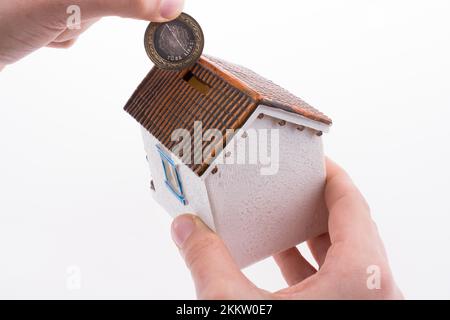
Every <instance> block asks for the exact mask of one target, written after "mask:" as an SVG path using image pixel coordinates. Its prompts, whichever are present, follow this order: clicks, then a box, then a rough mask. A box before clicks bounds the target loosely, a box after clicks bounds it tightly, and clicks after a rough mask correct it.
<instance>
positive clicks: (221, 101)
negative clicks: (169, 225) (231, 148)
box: [125, 56, 331, 175]
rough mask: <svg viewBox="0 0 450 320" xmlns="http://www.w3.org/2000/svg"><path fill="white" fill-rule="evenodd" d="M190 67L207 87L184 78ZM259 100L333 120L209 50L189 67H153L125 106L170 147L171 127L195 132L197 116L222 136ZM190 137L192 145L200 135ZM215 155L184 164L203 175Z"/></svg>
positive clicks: (206, 144) (206, 145) (241, 122)
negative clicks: (187, 68) (201, 87)
mask: <svg viewBox="0 0 450 320" xmlns="http://www.w3.org/2000/svg"><path fill="white" fill-rule="evenodd" d="M189 72H190V73H192V75H194V76H195V78H196V79H198V80H199V81H201V82H202V83H203V84H206V85H207V86H208V87H209V88H208V90H207V92H206V93H205V92H201V90H200V91H199V90H197V89H195V88H194V87H193V86H192V85H190V84H188V82H187V81H186V80H185V78H186V77H185V76H186V74H188V73H189ZM260 104H264V105H267V106H272V107H274V108H280V109H283V110H286V111H288V112H293V113H297V114H299V115H302V116H304V117H307V118H310V119H312V120H315V121H319V122H322V123H325V124H331V119H329V118H328V117H326V116H325V115H323V114H322V113H321V112H319V111H317V110H316V109H314V108H313V107H311V106H310V105H308V104H307V103H305V102H304V101H302V100H301V99H300V98H297V97H296V96H294V95H293V94H291V93H289V92H288V91H287V90H284V89H283V88H281V87H279V86H277V85H276V84H274V83H273V82H271V81H269V80H266V79H264V78H262V77H261V76H259V75H257V74H256V73H254V72H253V71H251V70H248V69H246V68H243V67H240V66H236V65H233V64H230V63H227V62H224V61H222V60H219V59H216V58H212V57H209V56H203V57H202V58H201V59H200V60H199V61H198V62H197V63H196V64H195V65H194V66H193V67H191V68H190V69H189V70H182V71H179V72H174V71H166V70H161V69H158V68H156V67H155V68H153V69H152V70H151V71H150V73H149V74H148V75H147V77H146V78H145V79H144V81H143V82H142V83H141V84H140V85H139V87H138V88H137V89H136V91H135V93H134V94H133V96H132V97H131V98H130V100H129V101H128V103H127V105H126V106H125V110H126V111H127V112H128V113H129V114H130V115H131V116H132V117H134V118H135V119H136V120H137V121H138V122H139V123H140V124H141V125H142V126H143V127H144V128H145V129H147V130H148V131H149V132H150V133H151V134H152V135H153V136H155V137H156V138H157V139H158V140H159V141H160V142H161V144H163V145H164V146H165V147H166V148H167V149H168V150H172V148H173V147H174V146H175V145H176V144H177V143H178V142H176V141H172V140H171V135H172V132H173V131H174V130H176V129H180V128H182V129H186V130H188V131H189V132H190V134H191V136H194V122H195V121H201V123H202V130H203V132H206V130H208V129H217V130H219V131H221V132H222V134H223V136H224V139H226V138H228V137H226V133H227V132H226V130H227V129H232V130H237V129H239V128H241V127H242V126H243V125H244V123H245V122H246V121H247V120H248V118H249V117H250V115H251V114H252V113H253V112H254V111H255V109H256V108H257V106H258V105H260ZM193 140H194V139H193ZM213 142H214V146H213V143H212V142H202V147H203V148H202V149H203V150H205V149H206V148H212V147H216V146H217V145H218V144H219V143H220V145H223V143H224V141H217V142H216V141H213ZM191 143H192V145H194V144H195V143H198V141H192V142H191ZM178 156H180V155H178ZM192 157H194V155H193V156H192ZM213 157H214V154H212V155H211V156H210V158H209V159H206V160H207V161H204V162H203V163H198V164H191V165H189V164H188V166H189V167H190V168H191V169H192V170H193V171H194V172H195V173H197V174H198V175H202V174H203V172H204V171H205V170H206V169H207V167H208V163H209V161H210V160H212V158H213ZM192 160H193V159H192ZM192 162H194V161H192Z"/></svg>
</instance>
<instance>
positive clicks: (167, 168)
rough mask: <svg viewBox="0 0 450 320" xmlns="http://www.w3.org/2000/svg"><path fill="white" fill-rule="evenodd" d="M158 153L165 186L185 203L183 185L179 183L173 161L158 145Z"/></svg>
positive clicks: (178, 176)
mask: <svg viewBox="0 0 450 320" xmlns="http://www.w3.org/2000/svg"><path fill="white" fill-rule="evenodd" d="M157 149H158V152H159V155H160V156H161V162H162V166H163V170H164V179H165V183H166V186H167V188H169V190H170V191H171V192H172V193H173V194H174V195H175V197H177V199H178V200H179V201H180V202H181V203H182V204H184V205H186V199H185V198H184V194H183V187H182V185H181V180H180V175H179V174H178V170H177V166H176V164H175V162H174V161H173V160H172V159H171V158H170V157H169V156H168V155H167V154H166V153H165V152H164V151H163V150H162V149H161V148H160V147H159V146H158V147H157Z"/></svg>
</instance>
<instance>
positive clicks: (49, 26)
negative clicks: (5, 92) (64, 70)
mask: <svg viewBox="0 0 450 320" xmlns="http://www.w3.org/2000/svg"><path fill="white" fill-rule="evenodd" d="M183 4H184V0H2V1H0V70H1V69H2V68H3V67H4V66H5V65H8V64H12V63H14V62H16V61H18V60H20V59H22V58H23V57H25V56H27V55H28V54H30V53H32V52H34V51H36V50H37V49H39V48H42V47H45V46H47V47H55V48H68V47H70V46H71V45H72V44H73V43H74V42H75V41H76V39H77V38H78V37H79V36H80V34H82V33H83V32H84V31H86V30H87V29H88V28H89V27H90V26H91V25H92V24H94V23H95V22H97V21H98V20H99V19H101V18H102V17H105V16H120V17H125V18H134V19H142V20H150V21H157V22H163V21H168V20H171V19H174V18H176V17H177V16H178V15H179V14H180V13H181V11H182V9H183ZM73 5H77V6H79V8H80V11H81V25H80V27H81V28H80V29H70V28H68V23H67V21H68V18H69V16H70V14H68V13H67V9H68V8H69V7H70V6H73Z"/></svg>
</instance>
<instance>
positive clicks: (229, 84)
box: [125, 56, 331, 267]
mask: <svg viewBox="0 0 450 320" xmlns="http://www.w3.org/2000/svg"><path fill="white" fill-rule="evenodd" d="M125 110H126V111H127V112H128V113H129V114H130V115H131V116H132V117H133V118H135V119H136V120H137V121H138V122H139V124H140V125H141V127H142V132H143V136H144V144H145V151H146V154H147V159H148V163H149V166H150V170H151V174H152V180H151V183H150V184H151V188H152V192H153V196H154V198H155V199H156V201H157V202H159V203H160V204H161V206H162V207H164V208H165V210H166V211H168V212H169V213H170V214H171V215H172V216H177V215H179V214H184V213H195V214H197V215H198V216H199V217H201V218H202V219H203V221H204V222H205V223H206V224H208V225H209V227H210V228H211V229H213V230H215V231H216V232H217V233H218V234H219V235H220V236H221V237H222V238H223V239H224V241H225V243H226V244H227V246H228V248H229V249H230V252H231V253H232V255H233V256H234V258H235V259H236V261H237V262H238V264H239V265H240V266H241V267H245V266H248V265H250V264H252V263H254V262H256V261H259V260H261V259H263V258H265V257H268V256H270V255H272V254H274V253H277V252H279V251H282V250H285V249H288V248H290V247H293V246H295V245H297V244H299V243H301V242H303V241H305V240H307V239H310V238H312V237H315V236H318V235H320V234H322V233H324V232H326V231H327V218H328V216H327V211H326V210H325V206H324V201H323V189H324V184H325V164H324V154H323V147H322V133H324V132H327V131H328V129H329V126H330V125H331V120H330V119H329V118H328V117H327V116H325V115H324V114H322V113H321V112H319V111H318V110H316V109H314V108H313V107H311V106H310V105H308V104H307V103H305V102H304V101H302V100H301V99H299V98H298V97H296V96H294V95H293V94H291V93H289V92H288V91H287V90H285V89H283V88H281V87H279V86H277V85H275V84H274V83H272V82H271V81H268V80H266V79H264V78H262V77H261V76H259V75H257V74H256V73H254V72H252V71H250V70H248V69H246V68H243V67H240V66H236V65H233V64H230V63H227V62H224V61H222V60H219V59H216V58H212V57H209V56H203V57H202V58H201V59H200V60H199V61H198V62H197V63H196V64H195V65H194V66H192V67H191V68H189V69H187V70H182V71H164V70H161V69H158V68H153V69H152V70H151V71H150V73H149V74H148V75H147V77H146V78H145V79H144V81H143V82H142V83H141V84H140V86H139V87H138V88H137V90H136V92H135V93H134V94H133V96H132V97H131V98H130V100H129V101H128V103H127V105H126V107H125Z"/></svg>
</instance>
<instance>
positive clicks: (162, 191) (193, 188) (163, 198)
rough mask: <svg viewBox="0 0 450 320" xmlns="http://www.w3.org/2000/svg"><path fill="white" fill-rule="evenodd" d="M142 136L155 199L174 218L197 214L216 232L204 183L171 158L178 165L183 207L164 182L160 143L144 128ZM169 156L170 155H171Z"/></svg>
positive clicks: (175, 159) (177, 160)
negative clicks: (184, 203)
mask: <svg viewBox="0 0 450 320" xmlns="http://www.w3.org/2000/svg"><path fill="white" fill-rule="evenodd" d="M142 135H143V138H144V146H145V152H146V153H147V158H148V164H149V166H150V171H151V174H152V179H153V183H154V186H155V191H153V192H152V193H153V198H154V199H155V200H156V201H157V202H158V203H159V204H160V205H161V206H162V207H163V208H164V209H165V210H166V211H167V212H168V213H169V214H170V215H171V216H172V217H176V216H178V215H181V214H185V213H195V214H197V215H198V216H199V217H200V218H201V219H202V220H203V221H204V222H205V223H206V224H208V226H210V227H211V228H212V229H213V230H214V222H213V220H212V214H211V208H210V205H209V199H208V195H207V191H206V186H205V184H204V182H203V181H202V180H201V179H200V178H199V177H198V176H197V175H196V174H195V173H194V172H193V171H192V170H191V169H190V168H188V167H187V166H186V165H184V164H182V163H180V162H179V159H177V158H176V157H173V156H172V157H171V158H172V160H174V161H175V162H176V163H177V169H178V173H179V175H180V180H181V184H182V186H183V191H184V196H185V198H186V200H187V204H186V205H183V204H182V203H181V202H180V201H179V200H178V198H176V197H175V195H174V194H173V193H172V192H171V191H170V190H169V189H168V187H167V186H166V184H165V182H164V181H165V178H164V169H163V166H162V163H161V157H160V154H159V152H158V150H157V147H156V146H157V145H160V142H159V141H158V140H157V139H156V138H155V137H154V136H153V135H151V134H150V133H149V132H148V131H147V130H145V129H144V128H142ZM167 154H168V155H170V153H167Z"/></svg>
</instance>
